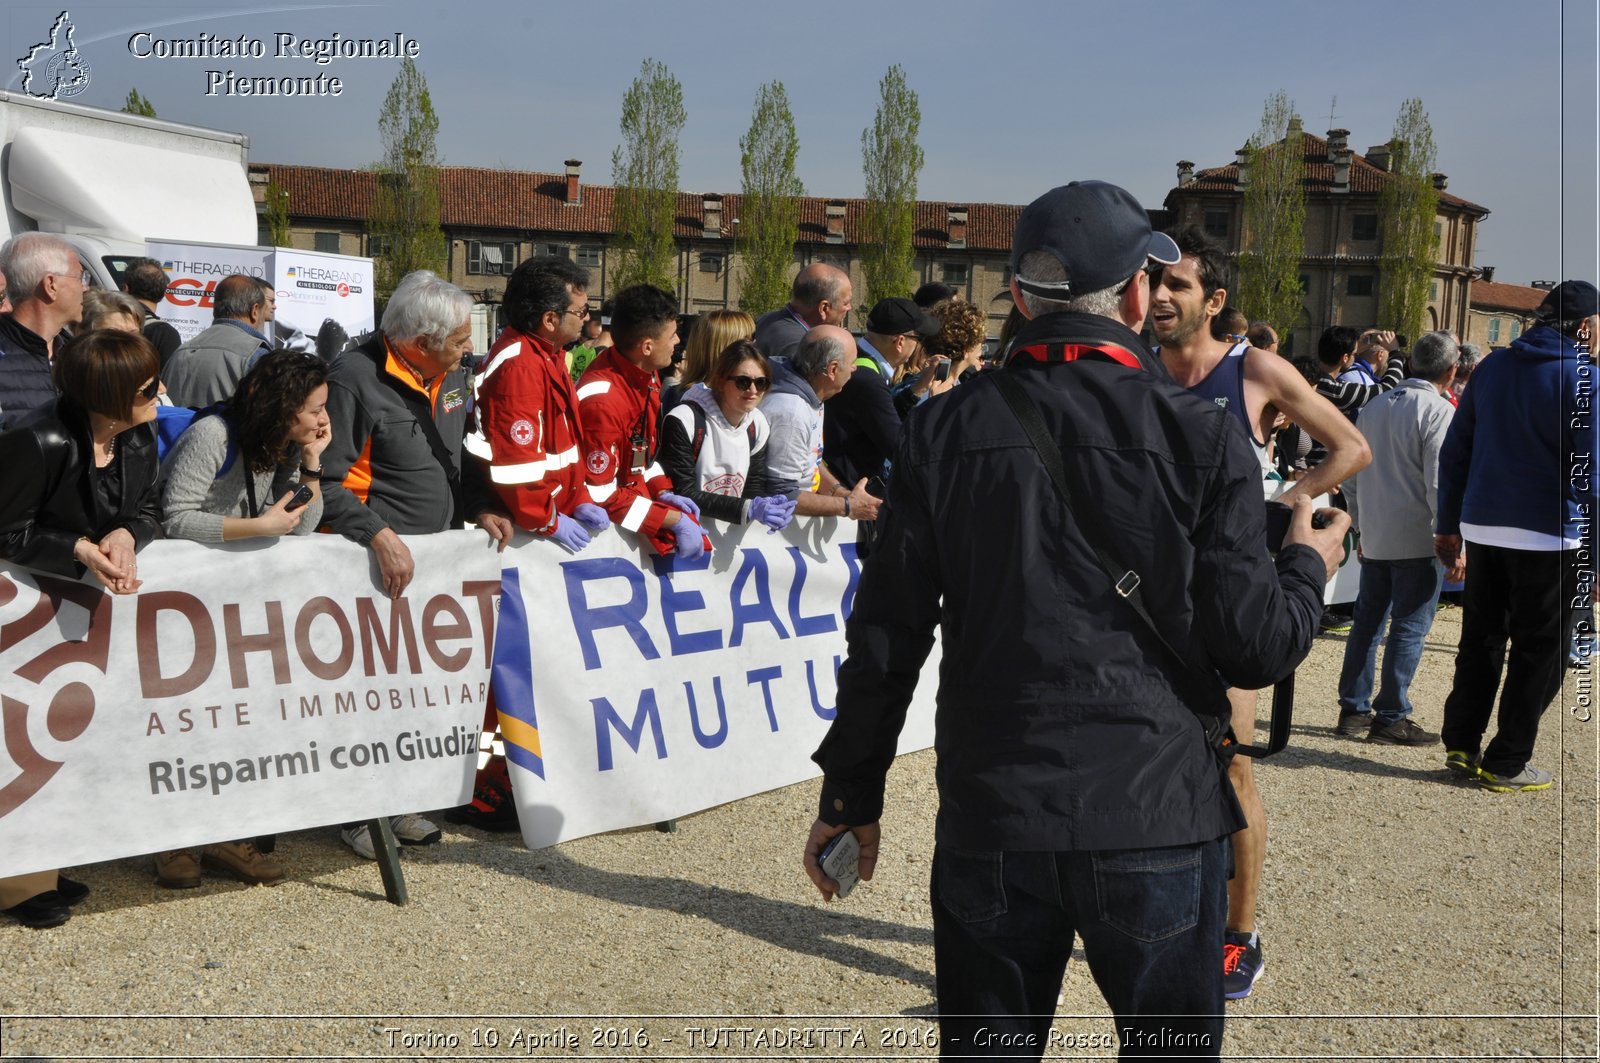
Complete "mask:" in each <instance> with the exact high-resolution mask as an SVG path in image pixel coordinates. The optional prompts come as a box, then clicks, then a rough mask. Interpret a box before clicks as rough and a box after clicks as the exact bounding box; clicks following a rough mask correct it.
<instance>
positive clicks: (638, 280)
mask: <svg viewBox="0 0 1600 1063" xmlns="http://www.w3.org/2000/svg"><path fill="white" fill-rule="evenodd" d="M687 121H688V113H687V112H686V111H684V109H683V86H682V85H681V84H679V82H678V79H677V78H675V77H673V76H672V72H671V71H669V70H668V69H667V67H666V64H664V63H661V62H658V61H657V60H654V59H646V60H645V61H644V62H643V63H642V64H640V67H639V76H638V77H636V78H634V79H633V84H632V85H630V86H629V87H628V92H627V94H626V95H625V96H623V97H622V121H621V131H622V143H621V144H619V145H618V146H617V148H616V150H615V151H613V152H612V153H611V180H612V183H613V184H614V185H616V189H617V191H616V200H615V203H614V205H613V207H612V222H613V228H614V229H615V231H616V239H617V251H618V257H619V264H618V267H617V275H616V282H615V287H616V288H618V289H621V288H626V287H628V286H630V285H634V284H653V285H655V286H656V287H658V288H665V289H666V290H667V291H672V290H673V289H674V288H675V287H676V281H675V279H674V274H675V271H674V269H673V259H674V257H675V251H674V244H673V239H672V230H673V227H674V224H675V222H676V219H677V213H678V212H677V206H678V137H679V135H680V134H681V133H682V132H683V127H684V123H686V122H687Z"/></svg>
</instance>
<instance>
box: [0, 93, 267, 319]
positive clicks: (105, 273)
mask: <svg viewBox="0 0 1600 1063" xmlns="http://www.w3.org/2000/svg"><path fill="white" fill-rule="evenodd" d="M249 157H250V138H249V137H247V136H245V135H244V134H243V133H225V132H222V131H221V130H216V129H203V128H200V127H199V126H190V125H182V124H180V123H177V122H167V121H162V120H161V119H158V118H144V117H141V116H139V115H131V114H123V113H121V112H119V111H106V110H102V109H100V108H98V107H83V106H80V105H78V104H74V103H61V102H59V101H55V100H41V99H35V98H33V97H31V96H28V95H26V94H24V93H19V92H7V91H3V90H0V174H3V177H0V198H3V201H4V207H5V209H4V212H3V213H0V240H6V239H9V238H10V237H11V236H13V235H15V234H16V233H20V232H28V231H31V230H39V231H42V232H49V233H56V234H59V235H60V236H61V237H62V238H63V239H64V240H66V241H67V242H68V243H70V244H72V246H73V247H75V248H77V250H78V254H79V255H80V256H81V257H82V259H83V264H84V266H85V267H86V268H87V269H88V270H89V272H90V274H91V276H92V277H93V278H94V281H95V283H97V284H99V285H101V286H104V287H106V288H110V289H112V290H116V288H117V287H118V282H119V280H120V278H121V276H122V271H123V268H124V267H125V266H126V264H127V262H128V261H129V260H130V259H133V258H137V257H140V256H142V255H144V254H146V253H147V252H146V249H145V247H146V243H147V242H148V241H150V240H152V239H155V240H160V241H162V242H164V243H207V244H233V245H253V244H255V243H256V240H257V221H256V207H255V201H254V199H253V197H252V196H251V193H250V175H249V165H248V164H249Z"/></svg>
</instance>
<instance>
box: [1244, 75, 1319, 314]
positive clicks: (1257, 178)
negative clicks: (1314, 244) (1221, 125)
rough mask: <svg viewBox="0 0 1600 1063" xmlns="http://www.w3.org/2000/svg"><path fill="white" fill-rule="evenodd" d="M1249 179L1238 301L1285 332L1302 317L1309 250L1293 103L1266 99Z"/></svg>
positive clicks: (1301, 138)
mask: <svg viewBox="0 0 1600 1063" xmlns="http://www.w3.org/2000/svg"><path fill="white" fill-rule="evenodd" d="M1247 148H1248V158H1249V167H1250V183H1249V184H1248V185H1247V186H1246V187H1245V192H1244V239H1243V244H1244V246H1243V247H1242V248H1241V249H1240V254H1239V291H1238V305H1239V308H1240V309H1241V310H1242V311H1244V313H1245V314H1246V315H1248V316H1249V317H1250V318H1251V319H1252V320H1259V321H1266V322H1267V323H1268V324H1270V325H1271V326H1272V330H1273V332H1275V333H1277V334H1278V335H1279V336H1285V335H1287V334H1288V332H1289V330H1290V329H1291V328H1292V327H1293V325H1294V323H1295V320H1296V319H1297V318H1298V317H1299V316H1300V312H1301V309H1302V302H1301V299H1302V295H1301V291H1300V259H1301V256H1303V255H1304V254H1305V222H1306V190H1305V176H1306V161H1305V134H1304V133H1303V132H1302V131H1301V127H1300V118H1299V116H1298V115H1296V114H1295V113H1294V101H1293V100H1291V99H1289V97H1288V95H1287V94H1286V93H1284V92H1282V91H1279V92H1275V93H1273V94H1272V95H1271V96H1268V97H1267V101H1266V105H1265V107H1263V109H1262V112H1261V127H1260V128H1259V129H1257V130H1256V133H1255V135H1254V136H1252V137H1251V138H1250V142H1249V144H1248V145H1247Z"/></svg>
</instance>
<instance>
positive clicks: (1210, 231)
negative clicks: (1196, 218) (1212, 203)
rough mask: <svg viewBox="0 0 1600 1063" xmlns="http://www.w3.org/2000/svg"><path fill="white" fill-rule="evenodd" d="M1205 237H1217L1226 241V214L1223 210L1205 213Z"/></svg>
mask: <svg viewBox="0 0 1600 1063" xmlns="http://www.w3.org/2000/svg"><path fill="white" fill-rule="evenodd" d="M1205 227H1206V235H1207V236H1217V237H1221V238H1222V239H1224V240H1226V239H1227V238H1228V212H1227V211H1225V210H1208V211H1206V224H1205Z"/></svg>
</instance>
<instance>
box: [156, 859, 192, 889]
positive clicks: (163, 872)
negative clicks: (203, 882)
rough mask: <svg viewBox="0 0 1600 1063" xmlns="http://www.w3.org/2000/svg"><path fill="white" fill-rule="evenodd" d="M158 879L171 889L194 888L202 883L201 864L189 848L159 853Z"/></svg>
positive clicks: (157, 861) (157, 862) (157, 860)
mask: <svg viewBox="0 0 1600 1063" xmlns="http://www.w3.org/2000/svg"><path fill="white" fill-rule="evenodd" d="M155 860H156V881H157V882H159V883H160V884H161V885H163V886H165V887H166V888H167V889H169V890H192V889H194V888H195V887H196V886H198V885H200V864H199V862H198V861H197V860H195V858H194V854H193V853H191V852H189V851H188V850H187V849H169V850H168V851H167V852H164V853H157V854H156V857H155Z"/></svg>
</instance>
